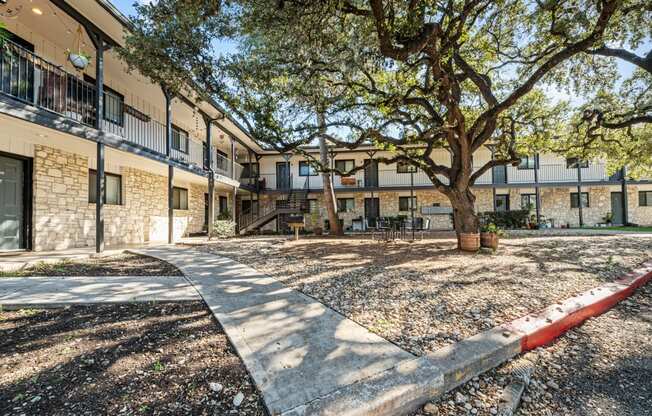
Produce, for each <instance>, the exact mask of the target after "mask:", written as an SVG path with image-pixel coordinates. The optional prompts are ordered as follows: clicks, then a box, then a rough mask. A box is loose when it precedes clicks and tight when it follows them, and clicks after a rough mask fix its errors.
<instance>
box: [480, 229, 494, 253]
mask: <svg viewBox="0 0 652 416" xmlns="http://www.w3.org/2000/svg"><path fill="white" fill-rule="evenodd" d="M480 245H481V246H482V247H487V248H491V249H494V250H496V249H497V248H498V234H496V233H480Z"/></svg>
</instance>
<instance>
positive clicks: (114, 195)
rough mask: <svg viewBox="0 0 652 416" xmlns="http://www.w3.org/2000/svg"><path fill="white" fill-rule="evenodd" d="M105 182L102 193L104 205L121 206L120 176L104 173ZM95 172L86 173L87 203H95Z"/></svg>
mask: <svg viewBox="0 0 652 416" xmlns="http://www.w3.org/2000/svg"><path fill="white" fill-rule="evenodd" d="M104 178H105V180H106V184H105V187H106V189H105V191H104V203H105V204H107V205H122V176H120V175H114V174H112V173H106V172H105V173H104ZM96 182H97V172H96V171H94V170H90V171H89V172H88V202H89V203H91V204H94V203H95V201H97V185H96Z"/></svg>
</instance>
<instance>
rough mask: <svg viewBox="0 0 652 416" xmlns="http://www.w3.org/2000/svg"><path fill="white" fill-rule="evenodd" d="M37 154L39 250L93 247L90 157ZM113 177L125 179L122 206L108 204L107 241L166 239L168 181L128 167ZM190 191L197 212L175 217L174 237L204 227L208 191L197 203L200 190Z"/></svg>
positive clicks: (42, 150)
mask: <svg viewBox="0 0 652 416" xmlns="http://www.w3.org/2000/svg"><path fill="white" fill-rule="evenodd" d="M34 155H35V157H34V185H33V186H34V203H33V206H34V218H33V224H34V250H37V251H42V250H58V249H65V248H71V247H84V246H93V245H94V244H95V205H94V204H89V202H88V170H89V167H88V166H89V164H88V158H87V157H85V156H81V155H77V154H73V153H68V152H64V151H61V150H58V149H54V148H50V147H46V146H40V145H36V146H35V152H34ZM111 173H116V174H120V175H122V197H123V201H122V202H123V204H122V205H105V209H104V218H105V225H104V227H105V228H104V236H105V243H106V244H107V245H109V246H111V245H125V244H138V243H144V242H147V241H165V240H167V225H168V217H167V178H166V177H165V176H161V175H155V174H152V173H149V172H145V171H142V170H139V169H134V168H128V167H122V168H121V169H120V172H111ZM191 190H192V188H191ZM191 190H189V201H188V204H189V208H190V207H192V209H191V210H188V211H185V210H183V211H181V210H177V211H175V213H174V215H175V224H174V228H175V229H174V235H175V238H179V237H181V236H182V235H184V234H187V233H188V232H192V231H190V230H192V229H193V227H197V224H198V223H201V224H202V225H203V215H204V213H203V200H204V199H203V198H204V197H203V193H202V194H201V199H200V200H199V202H197V201H196V199H197V194H198V192H197V190H192V191H191ZM199 203H200V204H201V206H202V209H201V212H200V211H199V209H198V208H197V207H198V204H199ZM189 224H192V226H189Z"/></svg>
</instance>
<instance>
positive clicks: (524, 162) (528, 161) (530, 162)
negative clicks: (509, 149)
mask: <svg viewBox="0 0 652 416" xmlns="http://www.w3.org/2000/svg"><path fill="white" fill-rule="evenodd" d="M535 163H536V162H535V159H534V156H525V157H522V158H521V163H519V165H518V169H534V166H535Z"/></svg>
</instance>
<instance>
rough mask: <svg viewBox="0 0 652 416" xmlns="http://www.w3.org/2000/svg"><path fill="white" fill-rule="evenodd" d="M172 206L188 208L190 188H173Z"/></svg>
mask: <svg viewBox="0 0 652 416" xmlns="http://www.w3.org/2000/svg"><path fill="white" fill-rule="evenodd" d="M172 208H174V209H188V190H187V189H186V188H177V187H176V186H175V187H174V188H172Z"/></svg>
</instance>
